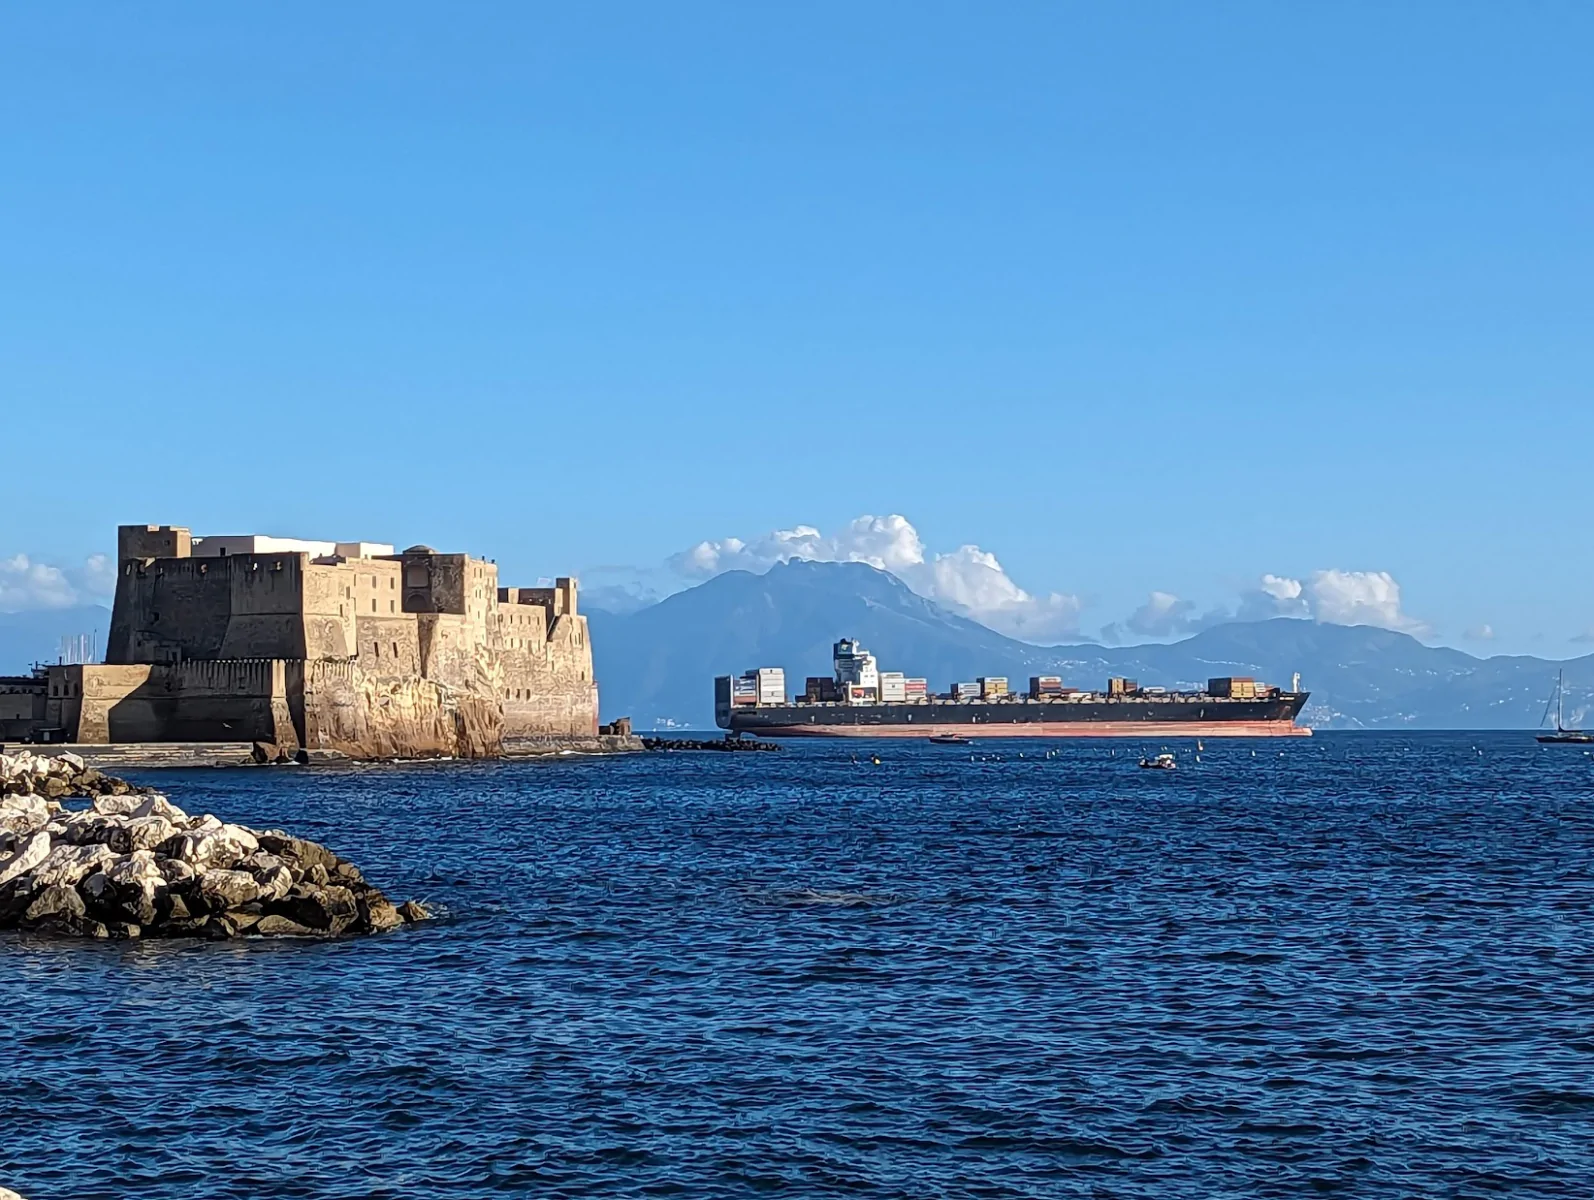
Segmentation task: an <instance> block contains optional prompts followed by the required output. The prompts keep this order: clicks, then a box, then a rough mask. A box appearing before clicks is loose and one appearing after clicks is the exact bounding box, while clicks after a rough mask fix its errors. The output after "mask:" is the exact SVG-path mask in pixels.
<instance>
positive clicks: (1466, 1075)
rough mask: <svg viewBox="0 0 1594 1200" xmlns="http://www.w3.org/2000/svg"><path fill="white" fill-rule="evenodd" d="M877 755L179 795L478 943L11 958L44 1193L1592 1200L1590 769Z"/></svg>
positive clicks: (374, 774)
mask: <svg viewBox="0 0 1594 1200" xmlns="http://www.w3.org/2000/svg"><path fill="white" fill-rule="evenodd" d="M878 745H879V748H880V753H881V755H882V757H883V760H884V761H882V763H881V764H880V765H879V766H875V765H873V764H870V763H868V762H867V761H865V762H863V763H856V764H855V763H854V762H852V761H851V756H852V755H853V754H854V753H855V752H857V751H859V750H860V749H861V747H860V746H858V745H856V744H843V743H829V744H819V743H816V744H810V745H802V746H795V747H792V748H791V749H789V750H787V751H786V752H785V753H782V754H779V755H751V754H750V755H704V754H699V755H679V756H648V757H636V758H630V759H620V760H611V761H586V762H572V761H567V762H563V763H558V764H521V765H502V764H486V765H479V766H465V765H450V764H443V765H436V766H413V767H391V768H368V769H358V770H345V771H325V772H313V771H309V770H303V771H298V772H295V771H292V770H278V771H258V772H249V771H231V772H185V773H176V774H174V773H163V774H161V775H159V776H156V775H149V776H145V777H144V778H146V779H147V780H150V781H158V782H160V783H161V784H162V786H164V787H166V788H167V790H169V791H170V793H171V794H172V796H173V798H174V799H175V800H177V801H178V802H179V803H181V804H182V805H184V806H185V807H187V808H189V809H190V810H192V811H199V810H204V809H209V810H213V811H215V812H217V813H219V814H222V815H224V816H226V817H228V818H231V819H235V820H241V821H243V822H245V823H247V824H251V825H257V826H258V825H281V826H286V827H288V828H290V829H293V830H295V831H298V832H301V833H304V834H307V835H309V836H312V837H316V838H319V839H322V840H324V841H326V842H328V843H330V844H331V845H332V846H333V847H334V848H336V849H337V850H338V851H339V852H341V853H344V854H346V855H348V856H350V857H352V858H353V859H354V860H355V861H357V862H359V863H361V864H362V865H364V866H365V867H366V868H367V874H368V876H370V877H371V878H372V879H374V880H375V881H376V882H378V883H379V884H381V885H383V886H385V887H387V889H388V890H389V892H390V893H391V894H393V895H394V896H395V897H396V898H403V897H409V896H421V897H425V898H426V899H427V900H429V901H430V902H431V903H432V904H434V905H437V906H440V907H441V908H442V909H443V910H444V912H445V913H446V917H445V919H443V920H440V921H438V922H436V923H435V924H431V925H429V926H425V927H422V928H418V929H416V930H413V931H405V932H401V933H398V934H395V935H391V936H387V937H381V938H371V939H365V940H358V941H348V942H340V943H332V944H317V943H265V942H252V943H239V944H226V945H217V944H179V943H150V944H137V943H131V944H59V943H57V944H49V943H44V942H39V941H36V940H33V941H30V940H27V939H26V938H24V937H22V936H20V935H9V936H5V937H0V1012H3V1013H4V1014H5V1017H4V1020H5V1022H6V1027H5V1034H6V1036H5V1045H4V1052H3V1053H0V1183H4V1184H8V1185H9V1186H11V1187H13V1188H15V1189H17V1190H18V1191H20V1192H22V1193H23V1195H25V1196H28V1197H29V1198H30V1200H45V1198H47V1197H72V1198H74V1200H91V1198H97V1197H107V1198H109V1197H124V1196H134V1195H136V1196H140V1197H168V1196H170V1197H179V1196H181V1197H262V1196H304V1197H363V1196H371V1197H417V1196H426V1197H475V1196H631V1195H667V1194H682V1195H690V1196H694V1197H697V1196H751V1195H758V1194H765V1193H777V1194H788V1195H805V1196H807V1195H813V1196H818V1195H833V1196H841V1195H848V1196H851V1195H856V1194H869V1195H876V1196H903V1197H931V1196H980V1197H1008V1196H1014V1197H1016V1196H1059V1195H1065V1196H1066V1195H1091V1196H1115V1197H1116V1196H1122V1197H1135V1196H1171V1195H1181V1196H1183V1195H1191V1196H1195V1195H1199V1196H1207V1197H1213V1196H1268V1195H1277V1196H1299V1195H1302V1194H1307V1193H1311V1192H1319V1191H1321V1192H1339V1193H1342V1194H1345V1195H1355V1196H1389V1197H1396V1196H1412V1195H1419V1194H1422V1195H1446V1196H1450V1195H1455V1196H1463V1195H1464V1196H1492V1195H1521V1196H1534V1195H1543V1196H1565V1195H1569V1194H1587V1190H1588V1188H1589V1187H1590V1186H1591V1184H1590V1180H1594V759H1591V758H1590V757H1589V756H1587V755H1586V754H1584V752H1583V751H1582V750H1581V749H1578V748H1569V747H1555V748H1540V747H1539V746H1537V745H1536V744H1535V743H1533V742H1532V740H1531V739H1530V738H1528V737H1526V736H1525V735H1523V736H1504V735H1428V736H1410V737H1394V736H1378V735H1342V736H1338V737H1335V736H1322V737H1319V738H1317V739H1314V740H1312V741H1310V742H1300V743H1291V744H1288V745H1284V746H1282V747H1281V746H1279V745H1277V744H1272V745H1269V744H1256V745H1255V746H1254V747H1253V745H1252V744H1241V743H1235V744H1219V743H1208V747H1207V750H1206V751H1205V752H1204V753H1203V754H1202V761H1201V762H1200V763H1199V764H1197V763H1196V762H1194V761H1193V760H1192V759H1191V758H1190V757H1189V756H1188V755H1185V756H1183V758H1184V760H1183V763H1182V766H1181V769H1180V770H1178V771H1176V772H1167V773H1162V772H1151V771H1139V770H1137V769H1136V768H1135V767H1134V765H1133V759H1134V756H1135V755H1137V754H1138V752H1139V749H1140V748H1139V747H1129V746H1124V745H1118V746H1109V745H1106V744H1102V745H1095V744H1092V745H1089V746H1086V745H1081V744H1077V743H1076V744H1072V745H1069V744H1064V745H1062V746H1061V747H1060V754H1061V756H1060V757H1059V758H1057V759H1053V760H1047V759H1044V758H1038V757H1037V756H1038V755H1040V754H1041V753H1042V751H1043V750H1044V746H1042V745H1040V744H1036V743H1007V744H1005V745H1003V746H1002V747H1001V752H1002V754H1003V756H1004V757H1003V761H991V762H973V763H971V762H970V761H969V758H968V751H966V750H963V751H959V750H948V749H942V748H936V747H930V746H927V745H911V746H909V745H896V744H887V743H880V744H878ZM993 745H994V744H993ZM1148 748H1149V749H1156V748H1158V747H1148ZM1253 748H1254V749H1255V750H1256V756H1255V757H1252V750H1253ZM991 750H992V747H982V748H981V749H980V751H979V752H980V753H989V752H991ZM1114 751H1116V753H1114ZM1020 752H1022V753H1024V754H1025V755H1026V757H1025V758H1023V759H1020V758H1018V757H1017V756H1018V754H1019V753H1020Z"/></svg>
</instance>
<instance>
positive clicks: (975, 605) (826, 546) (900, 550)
mask: <svg viewBox="0 0 1594 1200" xmlns="http://www.w3.org/2000/svg"><path fill="white" fill-rule="evenodd" d="M794 560H795V561H805V562H861V563H867V564H869V565H870V566H872V567H876V568H878V569H879V570H882V571H889V572H891V574H893V575H895V576H897V578H899V579H901V580H902V581H903V582H904V583H906V584H907V585H908V586H909V587H910V588H912V589H913V590H914V591H915V592H917V593H918V594H919V595H921V596H924V597H925V598H927V599H930V600H934V601H936V603H938V604H941V605H943V606H945V607H946V608H948V609H950V610H952V611H953V612H956V613H959V614H961V615H963V616H967V617H970V618H972V619H973V620H976V621H979V622H980V623H981V624H982V625H985V626H987V627H989V628H991V629H995V630H997V631H998V632H1001V633H1006V634H1010V635H1011V636H1013V637H1017V638H1022V639H1024V640H1026V641H1037V640H1045V639H1050V638H1058V637H1064V636H1067V635H1069V634H1072V633H1074V632H1076V631H1077V630H1078V627H1079V610H1080V608H1081V607H1082V604H1081V602H1080V599H1079V597H1077V596H1073V595H1069V594H1066V593H1062V592H1051V593H1048V594H1046V595H1035V594H1032V593H1030V592H1028V591H1026V590H1025V589H1024V588H1022V587H1020V586H1019V585H1018V584H1017V583H1015V582H1014V581H1013V578H1012V577H1011V576H1010V575H1008V573H1007V571H1006V570H1005V569H1004V568H1003V566H1002V564H1001V562H1000V561H999V560H998V559H997V557H996V555H994V554H992V553H991V552H990V551H988V550H982V549H981V548H980V547H979V546H974V545H964V546H959V547H957V548H956V549H955V550H950V551H947V552H945V553H938V552H931V551H929V550H927V549H926V548H925V545H924V541H923V539H922V538H921V537H920V536H919V531H918V530H917V529H915V528H914V526H913V523H912V522H911V521H909V520H908V519H907V518H906V517H904V516H901V515H900V514H896V513H893V514H891V515H890V516H884V517H876V516H868V515H865V516H861V517H858V518H857V519H856V520H853V521H851V522H849V523H848V524H847V525H846V526H844V527H843V528H842V529H841V530H839V531H838V532H836V533H835V534H832V535H826V534H824V533H821V532H820V531H819V530H818V529H816V528H814V527H813V526H812V525H797V526H794V527H792V528H791V529H777V530H773V531H771V532H769V533H765V534H762V535H760V536H758V537H756V538H753V539H751V540H747V541H744V540H742V539H741V538H735V537H731V538H725V539H723V540H720V541H703V542H699V543H698V544H697V545H695V546H692V547H690V548H689V549H686V550H683V551H681V552H680V553H679V554H676V555H673V556H672V557H671V558H670V565H671V566H672V567H673V568H674V569H675V570H677V571H679V572H680V573H681V574H683V575H687V576H690V577H694V578H708V577H710V576H713V575H718V574H720V573H722V572H724V571H733V570H744V571H754V572H761V571H767V570H768V569H769V568H770V567H772V566H774V565H776V564H777V563H783V562H791V561H794Z"/></svg>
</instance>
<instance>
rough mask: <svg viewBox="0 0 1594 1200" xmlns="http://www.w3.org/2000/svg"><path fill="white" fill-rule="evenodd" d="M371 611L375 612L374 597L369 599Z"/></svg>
mask: <svg viewBox="0 0 1594 1200" xmlns="http://www.w3.org/2000/svg"><path fill="white" fill-rule="evenodd" d="M371 611H372V612H375V611H376V597H375V596H372V597H371Z"/></svg>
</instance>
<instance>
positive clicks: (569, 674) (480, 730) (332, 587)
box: [61, 525, 598, 753]
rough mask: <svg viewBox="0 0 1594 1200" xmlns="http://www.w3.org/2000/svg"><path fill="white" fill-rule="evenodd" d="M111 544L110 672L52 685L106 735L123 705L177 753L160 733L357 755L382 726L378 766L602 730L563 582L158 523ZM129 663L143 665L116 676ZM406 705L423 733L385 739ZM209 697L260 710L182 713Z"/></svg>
mask: <svg viewBox="0 0 1594 1200" xmlns="http://www.w3.org/2000/svg"><path fill="white" fill-rule="evenodd" d="M117 548H118V562H117V584H116V599H115V605H114V608H113V611H112V616H111V631H110V636H109V638H108V639H107V643H106V663H105V664H104V666H105V667H106V668H107V669H106V670H105V671H104V672H103V673H102V675H101V677H100V678H99V679H98V680H96V681H94V682H93V684H92V686H90V685H85V684H83V683H81V681H79V680H70V681H69V680H67V679H65V678H63V679H62V681H61V686H62V687H63V688H68V687H70V688H72V689H73V690H74V691H75V693H76V697H82V696H84V695H85V694H89V693H92V695H93V696H94V698H95V700H96V703H97V705H98V706H99V707H100V708H104V709H106V716H105V720H106V721H107V722H108V723H109V725H110V726H114V725H115V723H116V722H115V721H114V720H112V719H111V717H110V710H111V709H114V708H116V707H117V705H118V704H119V703H121V702H122V701H127V702H129V703H132V702H133V701H134V700H135V698H136V697H142V699H141V700H139V701H138V703H137V704H135V705H134V707H129V708H127V709H126V712H127V713H128V714H131V713H132V712H133V711H134V708H135V707H136V708H137V710H138V712H139V718H138V721H137V724H138V732H139V736H138V738H137V740H142V741H161V740H175V735H173V736H171V737H166V736H162V733H163V731H165V730H168V729H177V728H179V727H180V728H181V729H182V730H183V740H218V741H236V740H239V739H240V738H245V739H246V740H255V739H256V738H260V739H262V740H263V739H264V738H265V737H266V736H267V735H269V736H270V737H271V738H272V739H274V740H277V741H278V742H279V743H280V742H281V741H282V739H283V737H284V725H285V724H286V725H287V726H290V727H291V729H292V730H293V731H294V735H295V737H296V738H297V740H298V743H299V744H300V745H318V746H324V747H327V748H337V749H344V750H345V751H346V752H350V753H359V752H360V747H359V745H357V744H345V745H339V744H337V743H338V742H340V741H341V742H345V743H351V742H352V743H358V741H359V740H360V738H362V737H364V736H366V735H365V734H363V733H360V732H358V731H360V730H367V731H369V730H371V729H377V730H378V732H377V733H375V734H372V735H371V736H372V739H373V741H374V743H379V744H380V745H381V746H382V747H384V749H383V750H381V751H380V752H382V753H405V752H414V753H425V752H429V751H436V752H444V753H452V752H455V751H461V750H463V751H467V752H480V747H481V746H483V745H487V744H495V743H497V742H499V741H501V739H502V738H504V737H513V738H523V737H560V736H571V737H582V736H591V735H593V734H595V733H596V730H597V717H598V703H597V686H596V684H595V682H594V681H593V678H592V649H591V643H590V640H589V638H588V636H587V621H586V618H585V617H584V616H582V615H581V614H580V613H579V612H578V611H577V586H576V582H575V580H573V579H568V578H561V579H559V580H557V581H556V583H555V585H554V586H553V587H551V588H500V587H499V586H498V566H497V564H496V563H493V562H490V561H487V560H484V559H478V558H473V557H472V556H470V555H468V554H445V553H439V552H438V551H436V550H434V549H432V548H431V547H430V546H424V545H416V546H411V547H409V548H408V549H406V550H403V551H401V552H397V553H395V552H394V549H393V547H392V546H391V545H387V544H384V543H379V542H331V541H327V542H322V541H307V540H301V539H295V538H277V537H269V536H265V535H257V534H250V535H227V536H220V537H201V538H195V537H193V536H192V535H191V533H190V531H189V530H188V529H186V528H184V527H182V526H168V525H158V526H157V525H124V526H121V527H120V528H119V529H118V531H117ZM262 663H264V664H276V665H275V666H266V667H261V666H259V665H258V664H262ZM334 664H344V666H341V667H334ZM132 667H149V668H151V670H150V671H148V672H140V671H132V672H128V671H126V670H123V671H121V673H120V674H117V672H116V671H115V670H112V668H118V669H120V668H132ZM94 670H95V669H94V668H89V671H90V674H91V675H92V674H94ZM307 680H309V681H310V682H309V683H307V682H306V681H307ZM85 686H88V692H87V693H86V692H85V691H84V688H85ZM124 691H125V695H123V696H122V700H121V701H118V700H117V699H116V693H118V692H124ZM378 693H380V696H379V698H378ZM401 693H402V694H403V695H404V696H405V697H406V700H405V704H404V706H402V707H404V708H405V709H406V714H405V715H404V716H403V717H402V718H401V719H400V720H399V724H400V725H402V724H403V723H404V722H410V723H412V724H414V723H418V725H419V726H424V727H425V730H424V733H423V734H417V735H416V736H414V737H410V736H409V735H407V734H406V733H405V732H404V731H403V730H402V729H399V730H392V729H387V728H385V724H392V723H393V722H392V721H391V720H389V717H390V716H391V715H392V714H388V713H387V712H386V710H388V709H391V708H393V707H394V701H395V697H397V696H399V695H400V694H401ZM201 694H202V695H204V696H206V697H210V698H212V699H215V698H217V697H223V696H224V697H227V698H230V699H233V700H236V699H238V698H240V697H243V698H248V697H251V696H254V697H256V698H257V699H259V700H260V702H261V703H260V704H258V705H257V706H256V708H255V709H254V710H248V709H247V708H245V709H240V708H239V706H238V705H237V704H230V705H220V706H213V707H215V708H216V713H217V715H215V716H214V718H211V717H207V716H204V715H203V714H202V713H201V709H203V708H204V707H205V706H204V705H199V704H197V703H189V704H187V705H186V707H185V705H184V697H197V696H199V695H201ZM71 698H72V697H68V699H71ZM140 705H141V707H140ZM318 705H336V706H341V709H340V710H339V711H338V712H337V713H336V714H333V713H331V712H330V711H326V712H318V711H317V706H318ZM163 706H164V707H163ZM351 707H352V708H353V709H354V710H357V711H356V712H354V713H353V715H352V717H351V712H350V711H349V710H350V708H351ZM222 709H225V712H222ZM179 710H182V711H179ZM163 712H164V713H165V715H164V716H163V715H162V714H163ZM285 714H286V715H285ZM462 714H464V715H462ZM334 718H335V719H334ZM78 719H79V720H82V719H83V718H82V717H81V716H80V717H79V718H78ZM462 722H463V724H464V725H467V726H470V728H468V729H466V728H463V727H462V724H461V723H462ZM67 723H68V722H67V721H66V720H65V714H64V715H63V726H64V725H65V724H67ZM451 729H452V730H454V731H455V733H456V734H457V738H455V741H457V742H458V743H459V744H458V745H454V746H452V747H450V744H449V743H450V738H451V737H452V736H453V735H451V734H450V733H449V730H451ZM328 730H335V731H338V732H337V733H336V734H329V733H327V732H326V731H328ZM351 730H353V731H355V732H353V733H351V732H349V731H351ZM318 731H320V733H321V734H322V735H323V736H321V737H320V738H319V740H318V737H317V734H318ZM112 732H114V729H113V730H112ZM207 734H208V735H209V736H206V735H207ZM106 740H112V739H110V738H109V737H108V738H107V739H106ZM114 740H132V739H130V738H116V739H114ZM411 742H415V743H417V745H416V746H415V747H414V748H413V749H412V750H410V751H406V750H405V749H404V747H406V746H408V745H410V744H411ZM392 747H397V749H394V748H392Z"/></svg>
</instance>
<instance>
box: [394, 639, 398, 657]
mask: <svg viewBox="0 0 1594 1200" xmlns="http://www.w3.org/2000/svg"><path fill="white" fill-rule="evenodd" d="M393 657H394V658H397V657H398V643H397V642H394V643H393Z"/></svg>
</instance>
